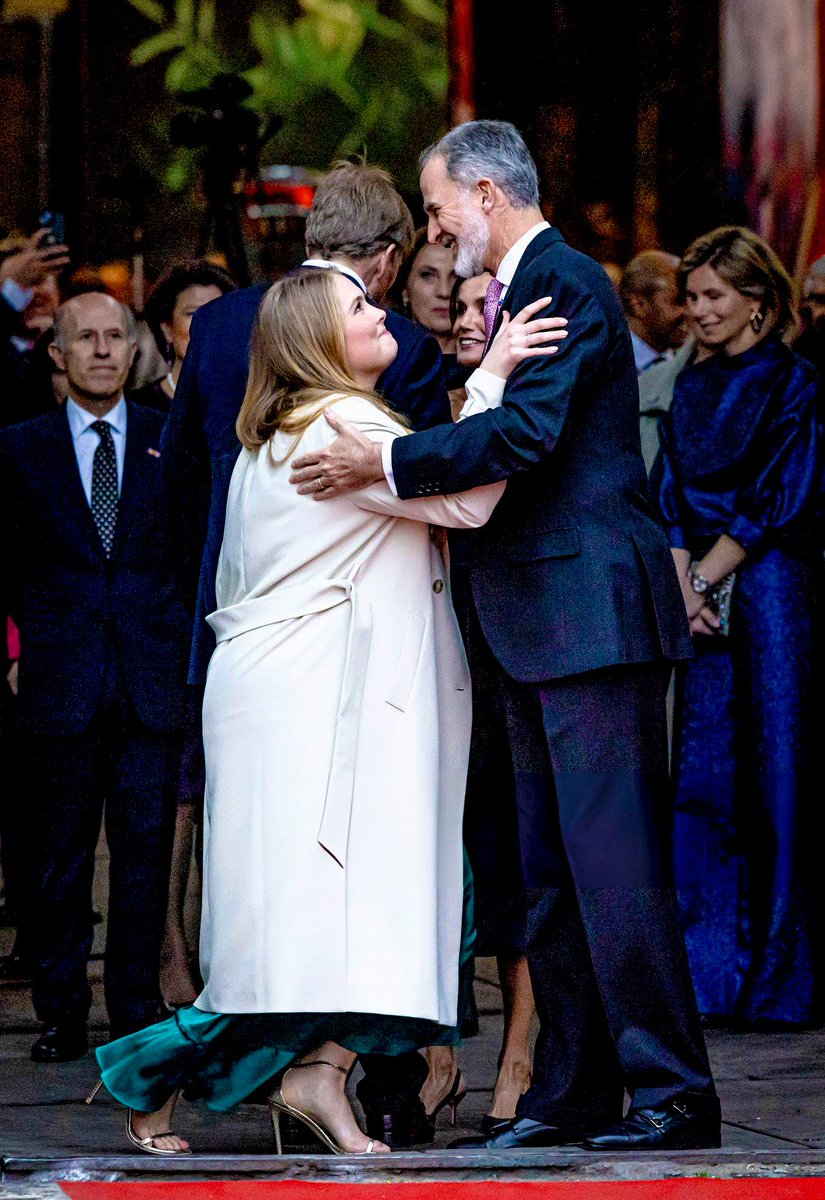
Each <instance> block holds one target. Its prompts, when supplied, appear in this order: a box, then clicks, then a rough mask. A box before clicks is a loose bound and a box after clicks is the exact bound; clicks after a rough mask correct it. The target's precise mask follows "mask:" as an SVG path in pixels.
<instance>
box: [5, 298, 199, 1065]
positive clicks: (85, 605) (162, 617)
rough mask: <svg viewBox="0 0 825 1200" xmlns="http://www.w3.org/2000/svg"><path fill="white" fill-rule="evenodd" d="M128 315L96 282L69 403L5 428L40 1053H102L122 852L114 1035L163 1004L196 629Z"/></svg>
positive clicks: (38, 1056) (11, 606)
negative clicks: (100, 976) (98, 964)
mask: <svg viewBox="0 0 825 1200" xmlns="http://www.w3.org/2000/svg"><path fill="white" fill-rule="evenodd" d="M135 347H136V342H135V331H134V320H133V317H132V314H131V313H130V312H129V311H128V310H127V309H125V308H124V307H123V305H121V304H119V303H118V302H117V301H116V300H114V299H113V298H112V297H111V296H107V295H105V294H102V293H95V292H88V293H85V294H83V295H80V296H76V297H74V298H73V299H71V300H69V301H67V302H66V303H65V304H64V305H63V306H62V307H61V308H60V309H59V310H58V312H57V315H56V319H55V336H54V343H53V345H52V347H51V354H52V356H53V358H54V360H55V362H56V364H57V365H58V366H59V367H60V369H61V370H65V372H66V375H67V378H68V384H69V398H68V399H67V401H66V403H65V405H63V406H61V407H60V408H55V410H54V411H53V412H50V413H47V414H45V415H43V416H41V417H38V418H36V419H34V420H31V421H27V422H25V423H24V424H22V425H17V426H13V427H11V428H9V429H5V430H3V431H2V432H0V514H2V519H3V529H4V536H5V539H6V541H5V547H4V549H5V552H4V556H3V578H2V593H3V596H2V598H3V601H4V607H7V608H8V611H9V612H10V613H11V615H12V617H13V618H14V620H15V621H16V623H17V625H18V627H19V629H20V643H21V649H20V670H19V680H18V695H17V705H16V708H17V712H16V718H17V728H18V731H19V736H20V743H21V758H22V759H23V764H24V767H25V770H26V777H27V779H28V781H29V794H28V795H29V803H30V806H31V815H32V820H33V822H36V830H37V835H36V843H37V844H36V857H37V860H38V861H37V869H36V872H35V876H36V879H35V885H36V898H35V902H34V912H33V914H32V920H31V933H30V937H31V949H32V956H33V959H34V964H33V988H32V999H33V1001H34V1006H35V1010H36V1012H37V1015H38V1017H39V1019H40V1020H41V1022H42V1023H43V1029H42V1031H41V1034H40V1036H39V1038H38V1039H37V1041H36V1042H35V1043H34V1045H33V1046H32V1051H31V1056H32V1058H33V1059H34V1061H35V1062H41V1063H49V1062H65V1061H68V1060H71V1059H76V1058H80V1057H81V1056H82V1055H83V1054H85V1052H86V1050H87V1047H88V1038H87V1019H88V1013H89V1007H90V1004H91V989H90V987H89V983H88V979H87V963H88V958H89V952H90V949H91V943H92V904H91V890H92V879H93V874H94V865H95V849H96V846H97V841H98V835H99V833H100V825H101V817H102V815H103V811H104V802H105V822H106V837H107V841H108V845H109V853H110V869H109V916H108V930H107V943H106V958H105V973H104V985H105V993H106V1006H107V1009H108V1013H109V1020H110V1027H111V1032H112V1036H113V1037H120V1036H122V1035H123V1034H126V1033H130V1032H132V1031H133V1030H136V1029H139V1028H141V1027H142V1026H144V1025H147V1024H150V1023H151V1022H152V1021H155V1020H157V1019H158V1017H159V1016H160V1015H161V1014H162V1005H161V998H160V989H159V981H158V968H159V957H160V945H161V939H162V937H163V930H164V923H165V917H166V900H167V893H168V887H169V865H170V857H171V847H172V834H173V830H174V823H175V810H176V802H177V781H178V773H179V766H180V724H181V716H180V713H181V706H182V691H183V689H182V686H181V685H180V682H178V683H176V680H180V681H182V679H183V676H184V673H185V667H186V658H187V654H188V647H189V636H190V632H191V612H190V611H189V610H187V608H186V606H185V604H184V601H183V594H182V586H181V580H180V577H179V566H178V562H179V553H178V550H177V547H176V546H175V545H174V544H173V540H172V536H171V519H170V510H169V507H168V504H167V502H166V490H165V485H164V480H163V475H162V472H161V464H160V451H159V449H158V446H159V444H160V435H161V429H162V426H163V422H164V419H165V418H164V416H163V414H162V413H159V412H155V411H153V410H151V409H147V408H142V407H141V406H139V405H136V404H133V403H131V402H130V401H127V400H125V399H124V397H123V386H124V383H125V382H126V377H127V375H128V373H129V368H130V367H131V364H132V360H133V358H134V355H135Z"/></svg>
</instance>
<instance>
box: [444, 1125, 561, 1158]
mask: <svg viewBox="0 0 825 1200" xmlns="http://www.w3.org/2000/svg"><path fill="white" fill-rule="evenodd" d="M581 1137H582V1130H581V1129H578V1130H575V1129H562V1128H561V1127H560V1126H558V1125H545V1124H544V1123H543V1122H542V1121H531V1120H530V1118H529V1117H514V1118H513V1119H512V1121H502V1122H501V1124H500V1125H499V1126H498V1127H497V1128H496V1129H495V1130H494V1131H493V1132H492V1133H491V1134H490V1135H489V1137H467V1138H458V1139H457V1140H456V1141H454V1142H450V1145H449V1149H450V1150H529V1149H531V1148H532V1147H540V1146H567V1145H569V1144H570V1143H571V1142H577V1141H579V1140H580V1139H581Z"/></svg>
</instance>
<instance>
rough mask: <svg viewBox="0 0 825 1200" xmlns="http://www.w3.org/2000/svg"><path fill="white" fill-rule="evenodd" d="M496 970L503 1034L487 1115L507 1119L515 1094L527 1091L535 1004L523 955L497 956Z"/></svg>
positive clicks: (517, 1099) (511, 1110)
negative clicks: (490, 1105)
mask: <svg viewBox="0 0 825 1200" xmlns="http://www.w3.org/2000/svg"><path fill="white" fill-rule="evenodd" d="M498 974H499V980H500V982H501V997H502V1001H503V1007H504V1036H503V1039H502V1044H501V1055H500V1056H499V1060H498V1076H497V1077H496V1086H495V1091H494V1092H493V1104H492V1108H491V1109H490V1116H492V1117H498V1118H500V1119H501V1120H509V1119H510V1118H511V1117H514V1116H515V1115H516V1105H517V1104H518V1101H519V1097H520V1096H521V1095H523V1093H524V1092H526V1091H527V1089H528V1088H529V1086H530V1081H531V1078H532V1075H531V1073H532V1069H533V1054H532V1050H531V1047H530V1030H531V1027H532V1024H533V1014H534V1013H535V1011H536V1008H535V1003H534V1001H533V987H532V984H531V983H530V972H529V970H528V968H527V959H526V958H516V959H512V958H499V959H498Z"/></svg>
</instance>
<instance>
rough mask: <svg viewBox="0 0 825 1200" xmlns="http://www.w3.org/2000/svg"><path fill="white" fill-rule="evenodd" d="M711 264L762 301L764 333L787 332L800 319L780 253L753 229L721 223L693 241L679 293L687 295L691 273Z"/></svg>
mask: <svg viewBox="0 0 825 1200" xmlns="http://www.w3.org/2000/svg"><path fill="white" fill-rule="evenodd" d="M705 265H707V266H709V267H712V268H713V269H714V271H716V272H717V273H718V274H719V275H721V276H722V278H723V279H724V280H725V282H726V283H729V284H730V285H731V287H733V288H735V289H736V291H737V292H739V293H740V295H742V296H748V297H750V298H751V299H753V300H757V301H758V302H759V311H760V312H761V313H762V316H763V319H764V325H763V327H762V330H761V334H762V337H765V336H766V335H767V334H769V333H776V334H780V335H781V334H784V333H786V332H787V331H788V330H789V329H791V328H792V326H793V325H794V322H795V321H796V315H795V312H794V287H793V283H792V281H791V277H790V275H789V274H788V272H787V271H786V270H785V268H784V267H783V266H782V263H781V262H780V260H779V258H778V256H777V255H776V254H775V252H774V251H773V250H772V249H771V248H770V246H769V245H768V243H767V242H766V241H763V239H762V238H761V237H759V235H758V234H757V233H754V232H753V230H752V229H747V228H746V227H745V226H743V225H721V226H720V227H719V228H718V229H713V230H711V232H710V233H706V234H704V236H703V237H700V238H697V239H696V241H695V242H691V244H690V245H689V246H688V248H687V250H686V251H685V253H684V255H683V257H682V261H681V263H680V264H679V293H680V295H681V297H682V299H684V296H685V292H686V290H687V277H688V275H689V274H690V273H691V271H695V270H696V268H697V267H703V266H705Z"/></svg>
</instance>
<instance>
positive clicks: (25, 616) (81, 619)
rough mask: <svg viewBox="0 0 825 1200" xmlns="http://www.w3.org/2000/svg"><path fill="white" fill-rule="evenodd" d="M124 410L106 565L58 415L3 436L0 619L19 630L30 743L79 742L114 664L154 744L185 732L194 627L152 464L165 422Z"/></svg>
mask: <svg viewBox="0 0 825 1200" xmlns="http://www.w3.org/2000/svg"><path fill="white" fill-rule="evenodd" d="M127 404H128V421H127V428H126V451H125V457H124V464H123V481H122V485H121V497H120V503H119V505H118V517H117V528H116V531H115V542H114V548H113V553H112V557H111V559H109V560H107V559H106V556H105V554H104V552H103V546H102V544H101V541H100V537H99V535H98V533H97V530H96V528H95V525H94V522H93V520H92V513H91V509H90V507H89V504H88V502H87V500H86V495H85V493H84V491H83V484H82V482H81V479H80V471H79V469H78V466H77V459H76V457H75V452H74V445H73V442H72V435H71V430H70V428H69V422H68V418H67V416H66V411H65V408H63V407H61V408H59V409H55V411H54V412H51V413H48V414H47V415H46V416H42V417H37V418H36V419H35V420H32V421H26V422H25V423H24V424H22V425H15V426H12V427H10V428H9V429H4V430H2V431H0V515H1V518H2V528H3V536H4V545H3V592H4V595H3V601H4V603H3V608H4V609H5V610H6V611H9V612H10V613H11V615H12V617H13V618H14V620H15V621H16V622H17V625H18V627H19V629H20V640H21V654H20V680H19V689H20V690H19V694H18V702H17V705H16V708H17V720H18V723H19V726H20V727H21V728H22V729H24V730H26V731H27V732H29V733H37V734H52V735H64V736H65V735H73V734H77V733H80V732H82V730H83V729H84V728H85V727H86V725H87V724H88V723H89V721H90V720H91V718H92V716H93V714H94V712H95V709H96V708H97V706H98V704H99V703H100V700H101V697H102V694H103V689H104V684H105V678H104V677H105V672H106V670H107V665H109V666H110V665H111V660H112V654H113V653H114V654H115V655H116V656H117V659H118V661H119V663H120V670H121V678H122V681H123V683H124V685H125V687H126V690H127V692H128V695H129V698H130V700H131V703H132V705H133V706H134V709H135V711H136V712H137V714H138V716H139V717H140V719H141V720H142V721H143V722H144V724H145V725H147V726H149V727H150V728H151V729H153V730H156V731H160V732H163V731H172V730H174V729H177V728H179V727H180V726H181V724H182V708H183V703H182V701H183V693H184V689H183V687H182V686H181V684H182V682H183V680H184V679H185V671H186V661H187V657H188V653H189V638H190V631H191V621H192V616H191V609H187V607H186V605H185V603H184V599H183V586H182V582H183V581H182V579H181V575H180V554H179V552H178V549H177V547H176V545H175V543H174V538H173V535H172V532H171V531H172V528H173V526H172V522H171V519H170V510H169V505H168V502H167V500H166V497H165V490H166V487H165V481H164V479H163V472H162V470H161V462H160V458H159V456H158V454H157V451H158V447H159V445H160V435H161V430H162V427H163V422H164V416H163V414H162V413H158V412H154V411H152V410H151V409H148V408H142V407H140V406H139V405H136V404H133V403H131V402H128V401H127ZM150 451H154V452H155V453H150Z"/></svg>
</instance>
